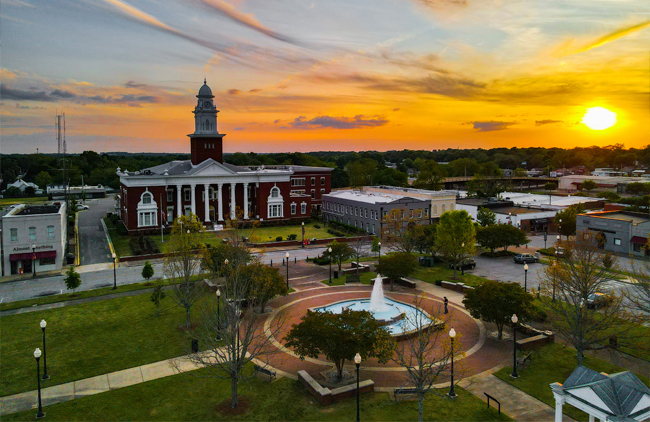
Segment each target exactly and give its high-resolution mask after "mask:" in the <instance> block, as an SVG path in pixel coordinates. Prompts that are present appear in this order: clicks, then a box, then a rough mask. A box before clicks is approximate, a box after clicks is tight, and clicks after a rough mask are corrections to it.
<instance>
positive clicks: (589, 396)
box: [567, 387, 613, 413]
mask: <svg viewBox="0 0 650 422" xmlns="http://www.w3.org/2000/svg"><path fill="white" fill-rule="evenodd" d="M567 392H568V393H569V394H571V395H572V396H575V397H579V398H581V399H582V400H584V401H586V402H587V403H589V404H591V405H592V406H594V407H597V408H598V409H600V410H602V411H605V412H610V413H613V410H612V409H610V408H609V406H607V405H606V404H605V402H604V401H602V400H601V399H600V397H598V395H597V394H596V393H594V390H592V389H591V388H589V387H579V388H575V389H569V390H567Z"/></svg>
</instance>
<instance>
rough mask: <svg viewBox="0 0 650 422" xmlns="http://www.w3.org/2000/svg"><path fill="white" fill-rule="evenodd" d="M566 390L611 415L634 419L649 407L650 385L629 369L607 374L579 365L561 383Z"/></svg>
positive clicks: (620, 418) (616, 417) (611, 418)
mask: <svg viewBox="0 0 650 422" xmlns="http://www.w3.org/2000/svg"><path fill="white" fill-rule="evenodd" d="M561 388H562V390H563V391H564V393H566V394H568V395H570V396H572V397H573V398H575V399H577V400H579V401H581V402H583V403H585V404H587V405H590V406H593V407H595V408H598V409H599V410H601V411H603V412H605V413H607V414H608V415H611V416H610V417H608V419H609V420H619V421H633V420H637V419H636V418H635V417H636V416H640V415H642V414H646V413H648V412H649V411H650V389H649V388H648V387H647V386H646V385H645V384H643V382H641V380H640V379H639V378H638V377H637V376H636V375H634V374H633V373H631V372H630V371H625V372H619V373H617V374H612V375H607V374H602V373H599V372H596V371H594V370H593V369H589V368H585V367H584V366H578V367H577V368H576V369H575V370H574V371H573V373H571V375H569V378H567V380H566V381H565V382H564V384H562V387H561Z"/></svg>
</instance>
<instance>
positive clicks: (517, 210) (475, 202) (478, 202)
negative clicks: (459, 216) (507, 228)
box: [456, 198, 557, 232]
mask: <svg viewBox="0 0 650 422" xmlns="http://www.w3.org/2000/svg"><path fill="white" fill-rule="evenodd" d="M456 208H457V209H459V210H465V211H467V213H468V214H469V215H470V216H471V217H472V220H474V221H476V218H477V215H478V210H479V208H487V209H489V210H491V211H492V212H494V213H495V215H496V220H497V223H499V224H512V225H514V226H516V227H519V228H521V229H522V230H524V231H527V232H543V231H547V230H549V227H550V225H551V224H552V223H553V219H554V217H555V214H556V213H557V210H556V209H547V208H544V207H540V206H520V205H516V204H515V203H514V202H513V201H510V200H499V199H496V198H462V199H458V200H457V201H456Z"/></svg>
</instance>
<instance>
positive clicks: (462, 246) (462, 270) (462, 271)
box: [460, 242, 465, 275]
mask: <svg viewBox="0 0 650 422" xmlns="http://www.w3.org/2000/svg"><path fill="white" fill-rule="evenodd" d="M460 258H461V260H460V275H465V265H463V264H465V263H464V262H463V261H465V242H463V243H461V244H460Z"/></svg>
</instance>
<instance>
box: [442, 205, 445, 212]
mask: <svg viewBox="0 0 650 422" xmlns="http://www.w3.org/2000/svg"><path fill="white" fill-rule="evenodd" d="M442 212H445V204H442Z"/></svg>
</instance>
